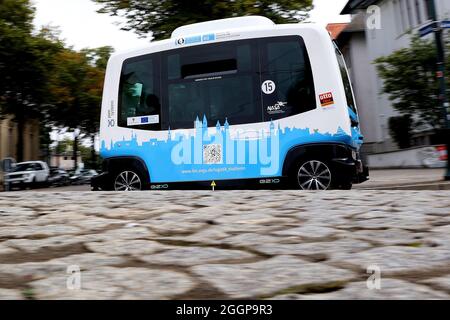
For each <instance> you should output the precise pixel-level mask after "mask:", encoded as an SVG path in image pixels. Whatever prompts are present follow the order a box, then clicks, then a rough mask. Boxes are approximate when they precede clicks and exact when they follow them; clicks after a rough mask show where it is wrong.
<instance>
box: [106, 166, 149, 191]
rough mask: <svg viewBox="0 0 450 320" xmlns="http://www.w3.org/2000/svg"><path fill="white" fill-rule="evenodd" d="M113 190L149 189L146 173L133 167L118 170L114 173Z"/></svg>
mask: <svg viewBox="0 0 450 320" xmlns="http://www.w3.org/2000/svg"><path fill="white" fill-rule="evenodd" d="M111 184H112V185H111V190H113V191H122V192H123V191H142V190H146V189H147V183H146V182H145V180H144V174H143V173H142V172H140V171H139V170H137V169H136V168H133V167H128V168H123V169H122V170H116V172H115V174H113V175H112V183H111Z"/></svg>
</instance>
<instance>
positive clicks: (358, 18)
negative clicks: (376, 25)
mask: <svg viewBox="0 0 450 320" xmlns="http://www.w3.org/2000/svg"><path fill="white" fill-rule="evenodd" d="M365 18H366V15H365V13H364V12H360V13H358V14H357V15H354V16H353V17H352V21H351V22H350V23H348V24H347V26H346V27H345V29H344V30H342V31H341V32H340V33H339V35H338V36H337V37H336V39H335V40H336V41H337V42H338V44H339V46H341V45H343V44H345V43H346V42H347V41H348V40H349V39H350V37H351V35H352V34H354V33H356V32H365V28H366V24H365V23H366V19H365Z"/></svg>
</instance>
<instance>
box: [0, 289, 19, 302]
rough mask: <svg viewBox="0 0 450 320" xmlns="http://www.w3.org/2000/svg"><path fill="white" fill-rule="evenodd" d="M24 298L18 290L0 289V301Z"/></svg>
mask: <svg viewBox="0 0 450 320" xmlns="http://www.w3.org/2000/svg"><path fill="white" fill-rule="evenodd" d="M23 299H24V297H23V296H22V293H21V292H20V291H19V290H13V289H2V288H0V300H23Z"/></svg>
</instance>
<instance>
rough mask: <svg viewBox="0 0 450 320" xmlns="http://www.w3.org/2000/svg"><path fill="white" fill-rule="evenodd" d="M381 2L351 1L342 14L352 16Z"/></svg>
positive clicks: (372, 0) (374, 0)
mask: <svg viewBox="0 0 450 320" xmlns="http://www.w3.org/2000/svg"><path fill="white" fill-rule="evenodd" d="M378 1H380V0H349V1H348V2H347V4H346V5H345V7H344V9H342V11H341V14H351V13H354V12H355V10H360V9H367V7H368V6H370V5H372V4H374V3H376V2H378Z"/></svg>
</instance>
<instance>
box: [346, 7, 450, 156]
mask: <svg viewBox="0 0 450 320" xmlns="http://www.w3.org/2000/svg"><path fill="white" fill-rule="evenodd" d="M426 3H427V0H381V1H380V0H378V1H377V0H350V1H348V3H347V5H346V6H345V8H344V9H343V10H342V13H341V14H352V22H351V23H350V24H349V25H348V27H347V28H346V29H344V31H343V32H342V33H341V34H340V35H339V37H338V39H337V40H338V43H339V45H340V47H341V48H342V51H343V53H344V55H345V56H346V60H347V63H348V66H349V69H350V73H351V77H352V82H353V85H354V89H355V95H356V99H357V104H358V108H359V112H360V119H361V126H362V130H363V134H364V135H365V141H366V144H365V151H366V152H367V153H380V152H387V151H393V150H396V149H397V146H396V144H395V142H394V141H393V140H392V138H391V137H390V134H389V127H388V120H389V118H390V117H392V116H396V115H397V114H396V111H395V110H394V109H393V108H392V102H391V101H390V100H389V98H388V96H387V95H386V94H382V93H381V92H382V88H383V81H382V79H381V78H380V77H379V76H378V73H377V70H376V66H375V65H374V64H373V61H374V60H375V59H377V58H379V57H382V56H387V55H390V54H391V53H393V52H394V51H396V50H399V49H401V48H404V47H408V46H409V45H410V40H411V37H412V35H414V34H417V33H418V30H419V29H420V28H421V27H422V26H424V25H426V24H427V23H429V22H430V21H431V20H430V19H429V13H428V7H427V4H426ZM435 3H436V11H437V14H438V18H439V19H442V20H444V19H449V18H450V0H435ZM371 5H376V6H377V7H378V8H379V13H380V15H379V18H380V27H381V28H379V29H369V28H368V27H367V17H368V15H367V8H369V6H371ZM428 37H433V35H432V34H430V35H429V36H428ZM421 130H422V131H426V130H427V128H422V129H421ZM418 131H420V129H419V130H418ZM419 136H420V134H419ZM422 138H423V139H422V141H418V144H427V140H426V135H425V137H422Z"/></svg>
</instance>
